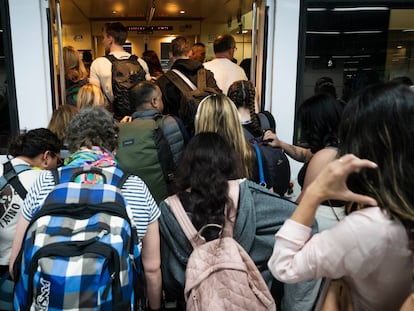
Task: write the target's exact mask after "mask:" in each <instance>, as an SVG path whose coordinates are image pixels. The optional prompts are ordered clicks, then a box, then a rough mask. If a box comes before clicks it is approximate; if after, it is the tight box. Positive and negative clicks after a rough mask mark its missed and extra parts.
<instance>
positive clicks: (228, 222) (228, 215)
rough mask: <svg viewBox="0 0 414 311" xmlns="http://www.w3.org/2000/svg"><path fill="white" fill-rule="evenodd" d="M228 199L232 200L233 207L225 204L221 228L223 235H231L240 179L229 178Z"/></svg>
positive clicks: (235, 214) (234, 221)
mask: <svg viewBox="0 0 414 311" xmlns="http://www.w3.org/2000/svg"><path fill="white" fill-rule="evenodd" d="M228 185H229V190H228V191H229V192H228V196H229V199H230V200H231V201H232V202H233V207H232V208H229V207H228V206H226V211H225V215H224V219H225V223H224V229H223V237H233V229H234V225H235V223H236V218H237V208H238V205H239V195H240V179H235V180H229V181H228Z"/></svg>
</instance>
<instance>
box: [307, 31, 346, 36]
mask: <svg viewBox="0 0 414 311" xmlns="http://www.w3.org/2000/svg"><path fill="white" fill-rule="evenodd" d="M306 33H307V34H309V35H340V34H341V32H340V31H307V32H306Z"/></svg>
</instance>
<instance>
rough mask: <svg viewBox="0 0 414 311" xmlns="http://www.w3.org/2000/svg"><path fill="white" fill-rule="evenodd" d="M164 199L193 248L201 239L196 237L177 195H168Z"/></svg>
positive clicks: (201, 242) (195, 231) (201, 241)
mask: <svg viewBox="0 0 414 311" xmlns="http://www.w3.org/2000/svg"><path fill="white" fill-rule="evenodd" d="M166 201H167V203H168V205H169V206H170V209H171V211H172V213H173V214H174V216H175V219H177V222H178V224H179V225H180V227H181V229H182V230H183V232H184V234H185V236H186V237H187V239H188V241H190V243H191V246H192V247H193V248H196V247H197V246H198V245H201V244H203V240H202V239H198V238H197V230H196V228H195V227H194V225H193V223H192V222H191V220H190V218H189V217H188V215H187V213H186V212H185V210H184V207H183V205H182V204H181V201H180V199H179V198H178V196H177V195H176V194H175V195H173V196H170V197H168V198H167V200H166Z"/></svg>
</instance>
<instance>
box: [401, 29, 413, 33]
mask: <svg viewBox="0 0 414 311" xmlns="http://www.w3.org/2000/svg"><path fill="white" fill-rule="evenodd" d="M402 32H414V29H403V30H402Z"/></svg>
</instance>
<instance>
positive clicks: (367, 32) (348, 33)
mask: <svg viewBox="0 0 414 311" xmlns="http://www.w3.org/2000/svg"><path fill="white" fill-rule="evenodd" d="M382 32H383V31H382V30H357V31H344V32H343V34H345V35H355V34H374V33H382Z"/></svg>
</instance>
